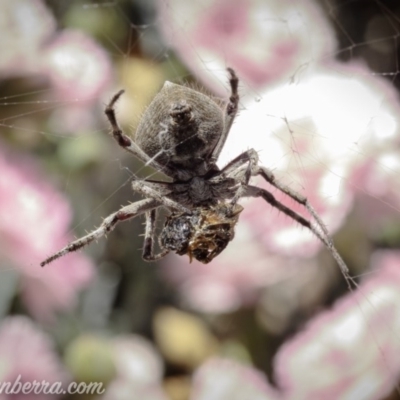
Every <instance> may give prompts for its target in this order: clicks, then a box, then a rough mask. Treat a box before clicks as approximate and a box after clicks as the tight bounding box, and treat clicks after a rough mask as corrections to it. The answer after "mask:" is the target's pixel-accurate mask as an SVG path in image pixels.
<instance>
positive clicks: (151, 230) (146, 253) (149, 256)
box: [142, 209, 169, 261]
mask: <svg viewBox="0 0 400 400" xmlns="http://www.w3.org/2000/svg"><path fill="white" fill-rule="evenodd" d="M156 218H157V210H156V209H153V210H151V211H147V212H146V227H145V232H144V242H143V253H142V257H143V260H145V261H157V260H159V259H161V258H163V257H165V256H166V255H167V254H168V253H169V250H168V249H163V250H162V251H161V252H160V253H158V254H154V248H153V244H154V238H155V236H156V234H155V230H156Z"/></svg>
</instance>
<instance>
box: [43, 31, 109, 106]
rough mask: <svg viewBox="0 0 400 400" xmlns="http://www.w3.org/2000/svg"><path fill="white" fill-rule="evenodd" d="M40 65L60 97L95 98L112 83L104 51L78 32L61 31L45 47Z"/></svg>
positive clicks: (81, 100)
mask: <svg viewBox="0 0 400 400" xmlns="http://www.w3.org/2000/svg"><path fill="white" fill-rule="evenodd" d="M42 68H43V71H46V72H47V74H48V75H49V77H50V79H51V82H52V84H53V87H54V88H55V90H56V92H57V97H59V98H60V99H62V100H67V101H71V100H72V101H79V102H80V103H81V102H89V103H90V102H93V101H96V100H97V99H98V97H99V96H100V95H101V94H102V93H103V91H104V90H105V89H106V88H108V86H109V84H110V83H111V76H112V74H111V64H110V60H109V58H108V56H107V54H106V52H105V51H104V50H103V49H102V48H101V47H100V46H99V45H98V44H97V43H96V42H95V41H94V40H93V39H92V38H90V37H89V36H87V35H85V34H84V33H83V32H80V31H73V30H64V31H63V32H62V33H61V34H59V35H58V36H57V37H56V38H55V39H54V40H53V41H52V42H51V43H50V45H48V46H46V48H45V51H44V55H43V61H42ZM79 106H80V107H83V108H84V107H85V104H80V105H79Z"/></svg>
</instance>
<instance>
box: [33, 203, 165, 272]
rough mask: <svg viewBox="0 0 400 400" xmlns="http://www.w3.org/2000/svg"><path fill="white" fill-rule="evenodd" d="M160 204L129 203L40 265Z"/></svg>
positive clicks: (78, 247) (73, 249) (80, 246)
mask: <svg viewBox="0 0 400 400" xmlns="http://www.w3.org/2000/svg"><path fill="white" fill-rule="evenodd" d="M159 206H160V203H159V202H158V201H157V200H154V199H144V200H140V201H137V202H135V203H132V204H129V205H128V206H125V207H122V208H121V209H120V210H118V211H117V212H115V213H113V214H111V215H109V216H108V217H106V218H105V219H104V221H103V223H102V224H101V225H100V226H99V227H98V228H97V229H95V230H94V231H92V232H91V233H89V234H88V235H86V236H84V237H82V238H80V239H77V240H75V241H73V242H71V243H69V244H68V245H67V246H65V247H64V248H63V249H61V250H60V251H58V252H57V253H54V254H53V255H51V256H50V257H48V258H46V259H45V260H44V261H42V262H41V263H40V266H41V267H44V266H45V265H46V264H49V263H51V262H53V261H54V260H57V258H60V257H62V256H65V255H66V254H68V253H71V252H73V251H76V250H79V249H81V248H82V247H84V246H86V245H88V244H89V243H91V242H93V241H94V240H96V239H99V238H101V237H102V236H104V235H106V234H107V233H109V232H111V231H112V230H113V229H114V228H115V225H117V224H118V222H122V221H126V220H127V219H131V218H135V217H137V216H138V215H140V214H143V213H144V212H146V211H149V210H151V209H154V208H157V207H159Z"/></svg>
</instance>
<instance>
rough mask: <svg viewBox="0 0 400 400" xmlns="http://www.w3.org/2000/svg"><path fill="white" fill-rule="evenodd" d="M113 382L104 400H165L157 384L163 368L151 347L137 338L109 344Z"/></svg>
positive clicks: (119, 339)
mask: <svg viewBox="0 0 400 400" xmlns="http://www.w3.org/2000/svg"><path fill="white" fill-rule="evenodd" d="M112 346H113V349H114V356H115V364H116V368H117V378H116V379H115V380H114V381H113V382H111V384H110V385H109V386H108V388H107V391H106V393H105V395H104V400H108V399H110V400H130V399H132V394H133V393H134V396H135V397H136V398H138V399H148V400H166V399H167V397H166V395H165V393H164V391H163V389H162V385H161V380H162V377H163V372H164V368H163V365H162V360H161V357H160V355H159V354H158V352H157V351H156V349H155V348H154V347H153V345H152V344H151V343H150V342H148V341H147V340H146V339H144V338H142V337H140V336H138V335H125V336H120V337H116V338H115V339H114V340H113V344H112Z"/></svg>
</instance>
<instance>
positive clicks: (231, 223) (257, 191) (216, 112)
mask: <svg viewBox="0 0 400 400" xmlns="http://www.w3.org/2000/svg"><path fill="white" fill-rule="evenodd" d="M227 71H228V73H229V84H230V96H229V100H228V101H224V102H221V101H218V100H216V99H214V98H212V97H211V96H209V95H206V94H204V93H202V92H199V91H197V90H194V89H192V88H189V87H187V86H183V85H178V84H174V83H171V82H168V81H167V82H165V84H164V86H163V87H162V89H161V91H160V92H159V93H158V94H157V95H156V96H155V98H154V99H153V101H152V102H151V103H150V105H149V106H148V108H147V109H146V111H145V112H144V114H143V117H142V118H141V120H140V122H139V125H138V128H137V130H136V133H135V135H134V138H133V139H131V138H129V137H128V136H126V135H125V134H124V133H123V132H122V130H121V128H120V127H119V124H118V122H117V118H116V116H115V110H114V106H115V104H116V102H117V100H118V99H119V98H120V97H121V95H122V94H123V93H124V91H123V90H121V91H119V92H118V93H116V94H115V95H114V97H113V98H112V99H111V101H110V102H109V104H108V105H107V107H106V108H105V114H106V116H107V118H108V121H109V123H110V125H111V128H112V135H113V137H114V139H115V140H116V141H117V143H118V144H119V145H120V146H121V147H122V148H124V149H125V150H127V151H129V152H130V153H132V154H133V155H134V156H136V157H137V158H139V159H140V160H142V161H143V162H144V163H146V164H147V165H150V166H152V167H153V168H155V169H156V170H157V171H161V172H163V173H164V174H165V175H167V176H168V177H170V178H171V179H172V181H171V182H165V181H156V180H150V179H145V180H139V179H135V180H133V182H132V188H133V190H134V191H136V192H139V193H140V194H142V195H143V196H144V197H145V198H144V199H143V200H140V201H137V202H135V203H132V204H129V205H127V206H125V207H122V208H121V209H120V210H118V211H117V212H115V213H113V214H111V215H109V216H108V217H106V218H105V219H104V221H103V223H102V224H101V225H100V226H99V227H98V228H97V229H95V230H93V231H92V232H90V233H89V234H88V235H86V236H84V237H82V238H80V239H77V240H75V241H73V242H71V243H69V244H68V245H67V246H66V247H64V248H63V249H61V250H60V251H58V252H57V253H55V254H53V255H51V256H50V257H48V258H47V259H45V260H44V261H43V262H42V263H41V266H44V265H46V264H49V263H51V262H52V261H54V260H56V259H57V258H59V257H62V256H64V255H66V254H68V253H70V252H73V251H76V250H78V249H80V248H82V247H84V246H86V245H87V244H89V243H91V242H92V241H94V240H96V239H99V238H100V237H102V236H104V235H106V234H107V233H109V232H110V231H112V230H113V229H114V228H115V226H116V225H117V224H118V223H119V222H122V221H126V220H128V219H132V218H135V217H137V216H138V215H140V214H143V213H144V214H145V217H146V225H145V235H144V244H143V259H144V260H146V261H155V260H158V259H160V258H162V257H164V256H165V255H166V254H167V253H168V252H170V251H171V250H172V251H175V252H176V253H178V254H180V255H183V254H188V255H189V257H190V259H192V258H195V259H197V260H199V261H201V262H203V263H208V262H210V261H212V259H213V258H214V257H216V256H217V255H218V254H220V253H221V251H222V250H224V248H225V247H226V246H227V245H228V243H229V242H230V241H231V240H232V239H233V237H234V228H235V225H236V223H237V221H238V217H239V214H240V212H241V211H242V209H243V208H242V207H241V206H240V205H238V204H237V202H238V200H239V199H240V198H242V197H261V198H263V199H264V200H265V201H266V202H267V203H269V204H270V205H271V206H272V207H275V208H277V209H278V210H280V211H281V212H283V213H284V214H286V215H287V216H289V217H290V218H292V219H293V220H294V221H296V222H298V223H299V224H300V225H302V226H304V227H306V228H307V229H309V230H310V231H311V232H312V233H313V234H314V235H315V236H316V237H317V238H318V239H319V240H320V241H321V242H322V243H324V244H325V246H326V247H327V248H328V249H329V250H330V252H331V254H332V255H333V257H334V258H335V260H336V261H337V263H338V264H339V266H340V268H341V270H342V272H343V274H344V276H345V277H346V280H347V282H348V284H350V280H351V278H350V275H349V272H348V268H347V266H346V265H345V263H344V262H343V260H342V258H341V257H340V255H339V253H338V252H337V250H336V248H335V247H334V244H333V241H332V239H331V238H330V236H329V234H328V231H327V229H326V227H325V225H324V223H323V222H322V220H321V219H320V217H319V216H318V214H317V213H316V212H315V210H314V208H313V207H312V206H311V205H310V204H309V202H308V200H307V199H306V197H304V196H302V195H301V194H299V193H297V192H295V191H293V190H292V189H290V188H289V187H287V186H285V185H283V184H281V183H280V182H279V181H278V180H277V179H276V178H275V176H274V174H273V173H272V172H271V171H270V170H269V169H267V168H265V167H263V166H261V165H259V163H258V155H257V152H256V151H255V150H254V149H250V150H247V151H245V152H243V153H242V154H239V155H238V156H237V157H236V158H234V159H233V160H232V161H230V162H229V163H228V164H227V165H226V166H225V167H224V168H222V169H220V168H218V167H217V165H216V162H217V159H218V156H219V154H220V153H221V150H222V148H223V146H224V144H225V141H226V139H227V137H228V134H229V131H230V128H231V126H232V123H233V121H234V119H235V116H236V114H237V111H238V104H239V94H238V84H239V80H238V77H237V76H236V73H235V72H234V70H233V69H231V68H228V69H227ZM253 176H260V177H262V178H263V179H265V180H266V181H267V182H268V183H269V184H271V185H273V186H274V187H276V188H277V189H278V190H280V191H281V192H283V193H285V194H286V195H287V196H289V197H291V198H292V199H293V200H294V201H296V202H297V203H299V204H301V205H302V206H304V207H305V208H306V209H307V210H308V212H309V214H310V215H311V217H312V220H307V219H306V218H304V217H303V216H301V215H300V214H298V213H297V212H295V211H293V210H292V209H290V208H288V207H287V206H285V205H284V204H282V203H281V202H279V201H278V200H277V199H276V198H275V197H274V196H273V195H272V194H271V193H270V192H269V191H267V190H266V189H263V188H260V187H257V186H253V185H251V184H249V181H250V178H251V177H253ZM160 207H164V208H166V209H167V210H169V211H170V213H171V214H170V215H169V216H168V217H167V218H166V222H165V225H164V228H163V229H162V231H161V233H160V235H159V245H160V248H161V250H160V252H159V253H158V254H155V252H154V249H153V243H154V238H155V222H156V218H157V210H158V209H159V208H160Z"/></svg>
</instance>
